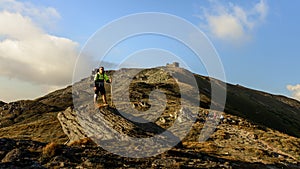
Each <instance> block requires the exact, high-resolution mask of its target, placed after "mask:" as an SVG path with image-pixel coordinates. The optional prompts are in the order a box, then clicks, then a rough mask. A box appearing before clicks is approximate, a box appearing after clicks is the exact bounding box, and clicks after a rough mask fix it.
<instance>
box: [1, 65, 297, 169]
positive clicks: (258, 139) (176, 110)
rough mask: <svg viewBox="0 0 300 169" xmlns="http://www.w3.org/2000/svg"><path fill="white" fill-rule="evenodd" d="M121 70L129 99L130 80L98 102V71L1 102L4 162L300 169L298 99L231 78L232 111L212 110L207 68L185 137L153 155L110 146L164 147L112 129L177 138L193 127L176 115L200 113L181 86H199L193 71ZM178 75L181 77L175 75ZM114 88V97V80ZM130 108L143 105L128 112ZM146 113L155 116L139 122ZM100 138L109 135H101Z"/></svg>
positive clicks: (29, 165)
mask: <svg viewBox="0 0 300 169" xmlns="http://www.w3.org/2000/svg"><path fill="white" fill-rule="evenodd" d="M120 71H121V72H122V73H121V74H118V76H117V78H118V79H126V78H131V79H132V81H131V84H130V86H129V93H130V95H129V96H130V102H129V106H128V103H127V102H128V101H126V98H124V96H123V94H124V91H127V90H125V89H124V87H125V86H124V87H123V86H122V85H123V84H125V81H124V82H121V87H119V88H117V89H114V92H113V94H114V98H115V97H116V98H117V99H116V100H114V104H113V105H112V106H110V107H107V108H105V107H103V108H100V109H95V106H94V105H93V103H92V98H91V97H92V95H93V91H92V88H91V87H90V84H91V83H92V81H91V79H90V78H86V79H83V80H82V81H80V82H78V83H76V84H74V85H73V86H69V87H67V88H65V89H61V90H58V91H55V92H53V93H50V94H48V95H46V96H44V97H41V98H38V99H36V100H23V101H17V102H13V103H7V104H6V103H4V104H2V105H0V115H1V116H0V126H1V127H0V137H1V138H2V139H0V145H1V147H0V159H1V163H0V168H24V167H25V168H26V167H27V168H109V167H113V168H171V167H172V168H300V154H299V152H300V139H299V135H300V134H299V131H300V124H299V120H300V103H299V102H298V101H295V100H293V99H289V98H286V97H283V96H276V95H272V94H268V93H264V92H260V91H255V90H251V89H248V88H244V87H242V86H239V85H231V84H227V102H226V105H225V110H224V112H217V111H215V112H213V113H209V112H210V111H209V107H210V104H211V99H210V93H211V91H210V90H211V89H210V79H209V78H208V77H204V76H200V75H194V76H195V79H196V83H197V86H198V89H199V91H200V97H199V99H200V100H199V101H200V107H193V106H191V107H190V109H191V110H194V109H193V108H197V109H196V110H197V111H193V112H196V114H195V113H194V114H192V115H194V117H195V118H194V123H193V124H192V125H191V128H190V130H188V133H186V135H185V136H184V137H182V138H180V140H181V142H180V143H179V144H176V145H175V146H174V147H173V148H171V149H169V150H168V151H166V152H164V153H161V154H160V153H158V154H156V155H154V156H151V157H147V158H130V157H122V156H118V155H115V154H112V153H110V152H111V151H107V149H109V148H114V147H118V146H121V148H123V149H119V148H117V149H118V150H120V151H123V152H128V153H130V152H133V153H134V152H139V151H137V150H140V151H142V152H144V153H145V154H146V155H147V153H148V154H149V155H151V154H150V151H149V150H150V149H161V148H162V147H159V146H160V145H158V144H151V143H150V144H149V145H148V146H149V147H146V148H143V147H141V146H140V145H135V144H132V143H131V142H126V139H124V137H122V138H120V139H123V140H122V141H124V142H123V144H125V145H126V146H122V145H120V144H119V143H118V142H115V143H114V142H113V141H115V140H113V138H114V136H116V137H117V135H111V133H113V131H117V132H118V133H121V134H124V135H126V136H130V137H135V138H151V137H153V136H156V135H158V134H160V133H163V132H165V131H166V132H169V134H167V135H166V136H167V137H160V138H159V139H158V140H159V141H160V142H164V143H166V144H165V145H168V144H170V145H172V142H168V138H171V139H170V140H176V139H178V137H177V136H178V134H176V133H181V131H183V130H186V128H185V127H184V126H185V125H178V126H176V125H175V124H178V123H177V122H176V121H180V122H182V124H185V122H188V119H191V118H192V117H189V116H181V114H184V113H183V112H184V110H185V109H182V108H180V99H181V97H182V94H180V92H179V91H180V90H184V91H186V92H188V91H191V90H195V88H194V86H193V85H192V83H191V82H190V81H191V79H189V78H188V77H189V76H188V75H189V72H188V71H186V70H184V69H180V68H173V69H172V70H171V71H170V72H171V73H170V72H169V73H168V72H165V71H163V70H162V69H160V68H156V69H148V70H143V71H140V70H138V71H136V70H135V71H133V70H132V69H122V70H120ZM136 72H138V73H137V74H136ZM108 73H109V74H111V75H113V74H117V73H116V72H114V71H111V72H108ZM175 75H176V77H179V78H177V79H174V78H172V77H173V76H175ZM121 76H124V77H123V78H121ZM132 77H133V78H132ZM219 83H220V84H221V82H219ZM177 84H180V85H181V86H184V87H183V88H180V87H178V86H177ZM72 87H73V93H72ZM106 88H107V96H108V102H109V103H111V100H110V98H111V97H110V96H111V93H110V86H109V85H107V86H106ZM156 89H159V90H160V91H161V92H163V93H164V94H165V98H164V97H160V95H158V96H159V97H158V98H156V99H157V100H158V101H159V102H163V101H166V104H165V108H161V107H159V105H160V104H158V103H156V102H151V103H150V102H149V101H150V100H149V98H151V96H152V95H151V94H152V91H153V90H156ZM122 92H123V93H122ZM120 93H121V94H120ZM192 94H193V93H188V94H187V96H192ZM149 95H150V96H149ZM72 96H73V99H74V100H75V104H73V101H74V100H73V101H72ZM191 98H192V97H191ZM196 100H197V99H196ZM188 102H194V100H193V99H190V100H188ZM77 103H80V104H79V105H80V106H79V105H78V104H77ZM117 103H118V104H117ZM214 104H217V103H214ZM116 105H117V106H116ZM157 105H158V109H157V111H160V109H161V110H162V111H161V114H159V115H157V114H155V113H153V112H155V111H151V110H156V109H153V107H155V106H157ZM130 107H132V108H133V109H136V110H138V111H137V112H132V113H128V112H130ZM214 115H215V116H214ZM221 115H222V120H221V121H220V123H219V125H217V126H216V129H215V128H214V127H211V129H212V134H211V135H209V138H208V140H206V141H204V142H201V141H199V140H200V137H201V136H202V133H201V131H202V129H203V128H205V127H207V126H208V128H209V126H210V125H211V126H214V124H215V123H216V121H218V120H216V118H218V119H219V118H221ZM145 119H146V120H148V121H150V122H148V123H145V122H144V121H139V122H137V121H138V120H145ZM186 124H187V125H188V123H186ZM172 126H173V127H172ZM115 134H117V133H115ZM96 135H97V139H95V136H96ZM99 139H100V140H104V141H102V142H97V140H99ZM160 142H159V143H160ZM64 143H65V144H64ZM113 143H114V144H113ZM99 145H102V146H99ZM165 145H164V146H165ZM103 148H105V149H103Z"/></svg>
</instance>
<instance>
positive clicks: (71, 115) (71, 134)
mask: <svg viewBox="0 0 300 169" xmlns="http://www.w3.org/2000/svg"><path fill="white" fill-rule="evenodd" d="M57 119H58V120H59V122H60V124H61V127H62V129H63V131H64V133H65V134H66V135H67V136H68V138H69V140H68V141H67V142H66V143H65V144H67V143H71V142H74V141H77V140H80V139H83V138H86V137H87V135H86V134H85V132H84V130H83V128H82V126H81V125H80V122H79V121H78V118H77V115H76V113H75V112H74V111H73V110H72V109H71V107H69V108H67V109H66V110H65V111H63V112H59V113H58V114H57Z"/></svg>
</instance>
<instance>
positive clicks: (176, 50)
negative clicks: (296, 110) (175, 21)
mask: <svg viewBox="0 0 300 169" xmlns="http://www.w3.org/2000/svg"><path fill="white" fill-rule="evenodd" d="M299 6H300V1H296V0H289V1H271V0H253V1H241V0H239V1H238V0H232V1H217V0H201V1H199V0H186V1H184V0H164V1H158V0H147V1H146V0H128V1H121V0H119V1H117V0H111V1H96V0H93V1H92V0H91V1H88V2H87V1H82V0H81V1H80V0H78V1H71V0H65V1H58V0H43V1H40V0H28V1H17V0H0V25H1V27H0V61H1V62H0V81H1V83H0V100H3V101H6V102H10V101H14V100H19V99H33V98H37V97H39V96H42V95H44V94H46V93H48V92H49V91H53V90H55V89H58V88H62V87H64V86H66V85H69V84H71V83H72V75H73V71H74V69H75V67H74V65H75V63H76V58H77V56H78V54H79V52H80V51H81V49H83V47H84V45H85V44H86V43H88V42H89V39H90V38H91V37H92V35H95V33H96V32H97V30H99V29H101V28H103V27H104V26H105V25H108V24H110V23H111V22H112V21H116V20H118V19H119V18H121V17H124V16H127V15H132V14H136V13H143V12H161V13H166V14H171V15H174V16H177V17H180V18H182V19H184V20H186V21H187V22H189V23H191V24H193V25H194V26H196V27H197V28H198V29H199V30H201V31H202V32H203V33H204V34H205V36H207V38H208V40H209V41H210V42H211V44H212V45H213V46H214V48H215V49H216V52H217V53H218V56H219V58H220V60H221V62H222V64H223V67H224V72H225V76H226V81H227V82H229V83H232V84H240V85H243V86H246V87H249V88H252V89H257V90H262V91H266V92H269V93H272V94H280V95H285V96H288V97H294V98H296V99H298V100H300V78H299V75H298V74H299V72H300V66H299V63H300V57H299V52H298V49H299V48H300V45H299V44H300V39H299V37H300V19H299V17H298V16H299V15H300V11H299V9H298V8H299ZM145 22H146V21H145ZM121 30H122V28H120V31H121ZM108 36H109V35H108ZM112 36H113V35H112ZM145 49H146V50H145ZM149 49H155V50H153V51H154V52H157V55H159V53H162V55H166V56H167V55H168V54H170V55H169V56H170V58H165V59H162V60H159V59H157V58H156V59H153V58H151V57H150V56H149V54H145V51H146V52H147V51H149ZM157 49H161V50H160V51H159V50H157ZM143 50H144V51H143ZM153 51H152V52H153ZM133 54H144V56H143V57H144V58H142V59H141V58H136V59H131V60H130V63H131V64H132V66H134V65H139V64H141V62H142V61H145V63H147V64H150V65H151V64H152V65H159V64H165V61H168V59H169V60H172V55H177V56H180V57H181V58H183V59H185V61H186V63H187V64H188V65H191V66H192V67H194V68H195V67H199V69H193V70H196V73H199V74H203V75H206V71H205V69H204V67H203V65H201V64H199V63H197V64H196V62H194V60H193V59H189V58H190V57H191V56H192V55H193V53H192V52H190V51H189V50H188V49H187V48H186V47H185V46H184V45H182V44H181V43H180V42H178V41H176V40H174V39H171V38H167V37H165V36H159V35H149V34H148V35H142V36H134V37H131V38H128V39H126V40H124V41H122V43H119V44H117V45H116V46H114V48H113V49H112V50H111V52H110V53H109V54H108V55H107V56H106V58H105V59H107V61H109V62H117V63H119V62H120V61H121V60H122V59H124V58H118V57H119V56H124V57H126V56H134V57H139V55H133ZM91 55H93V54H91ZM93 57H94V58H93ZM97 57H98V56H90V57H87V59H86V60H82V61H81V62H80V63H77V65H76V66H77V67H80V69H85V68H88V69H86V72H85V73H87V72H90V70H89V69H90V67H91V65H93V64H94V63H93V62H94V60H93V59H97ZM139 59H140V60H142V61H139V62H138V60H139ZM134 61H136V62H137V63H134ZM193 63H194V65H193Z"/></svg>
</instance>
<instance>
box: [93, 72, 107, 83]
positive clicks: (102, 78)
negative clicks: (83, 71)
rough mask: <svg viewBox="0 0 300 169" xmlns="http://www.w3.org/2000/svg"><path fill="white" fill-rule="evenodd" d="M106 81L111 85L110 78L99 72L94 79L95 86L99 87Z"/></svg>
mask: <svg viewBox="0 0 300 169" xmlns="http://www.w3.org/2000/svg"><path fill="white" fill-rule="evenodd" d="M104 81H106V82H107V83H109V78H108V76H107V75H106V73H103V74H100V73H99V72H98V73H97V74H95V77H94V82H95V86H99V84H100V83H104Z"/></svg>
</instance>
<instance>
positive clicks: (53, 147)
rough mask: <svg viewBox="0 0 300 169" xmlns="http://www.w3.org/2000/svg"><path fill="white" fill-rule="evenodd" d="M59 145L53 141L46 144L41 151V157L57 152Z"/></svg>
mask: <svg viewBox="0 0 300 169" xmlns="http://www.w3.org/2000/svg"><path fill="white" fill-rule="evenodd" d="M59 148H60V146H59V144H56V143H54V142H51V143H49V144H47V145H46V146H45V147H44V148H43V151H42V157H53V156H55V155H56V154H57V152H58V150H59Z"/></svg>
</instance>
